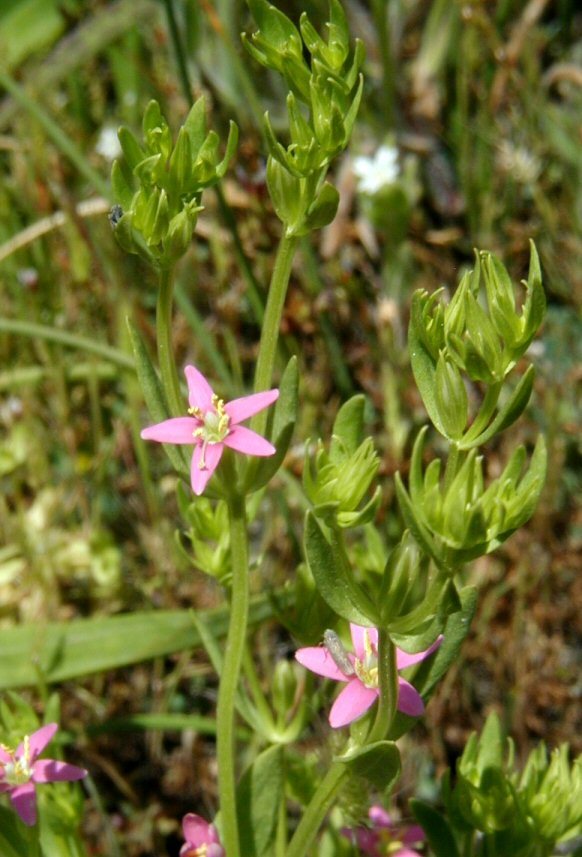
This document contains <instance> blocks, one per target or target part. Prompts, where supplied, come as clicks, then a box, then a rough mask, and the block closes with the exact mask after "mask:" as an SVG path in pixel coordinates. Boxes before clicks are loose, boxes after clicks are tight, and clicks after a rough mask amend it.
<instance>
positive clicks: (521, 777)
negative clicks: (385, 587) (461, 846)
mask: <svg viewBox="0 0 582 857" xmlns="http://www.w3.org/2000/svg"><path fill="white" fill-rule="evenodd" d="M568 757H569V749H568V747H567V745H563V746H561V747H560V748H559V749H556V750H554V752H553V753H552V754H551V756H550V758H549V759H548V754H547V751H546V748H545V746H544V744H543V743H542V744H540V745H539V746H538V747H537V748H536V749H535V750H533V752H532V753H531V754H530V756H529V758H528V760H527V763H526V765H525V768H524V770H523V771H522V773H521V774H520V773H519V772H518V771H517V770H516V769H515V764H514V753H513V744H512V742H511V741H506V740H505V739H504V736H503V732H502V729H501V723H500V721H499V717H498V716H497V714H495V713H492V714H490V715H489V717H488V718H487V721H486V723H485V726H484V728H483V730H482V732H481V734H480V735H479V736H478V735H477V734H476V733H473V734H472V735H471V737H470V738H469V741H468V742H467V744H466V746H465V749H464V751H463V755H462V756H461V759H460V760H459V762H458V764H457V772H456V777H455V782H454V785H452V784H451V778H450V775H449V773H448V772H447V774H446V775H445V777H444V778H443V799H444V802H445V806H446V809H447V814H448V817H449V822H450V823H451V824H452V825H453V828H455V829H456V831H457V832H458V833H459V834H460V835H463V836H465V837H466V836H467V834H468V833H470V832H471V831H479V832H480V833H481V834H483V836H484V845H483V847H484V849H486V851H485V853H487V854H491V855H492V857H502V855H505V854H515V855H516V857H534V855H544V857H546V855H551V854H553V853H554V849H555V846H556V844H557V843H559V842H566V841H568V840H573V839H575V838H576V837H577V836H579V835H580V834H581V833H582V759H581V758H578V759H576V760H575V761H574V762H573V763H571V762H570V761H569V758H568ZM415 811H416V810H415ZM421 815H422V812H421ZM421 815H417V817H418V818H419V820H420V818H421Z"/></svg>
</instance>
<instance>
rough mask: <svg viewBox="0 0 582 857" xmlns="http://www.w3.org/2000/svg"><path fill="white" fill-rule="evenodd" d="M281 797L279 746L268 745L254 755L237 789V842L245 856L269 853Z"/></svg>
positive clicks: (275, 828) (271, 851) (252, 856)
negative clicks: (258, 753) (239, 843)
mask: <svg viewBox="0 0 582 857" xmlns="http://www.w3.org/2000/svg"><path fill="white" fill-rule="evenodd" d="M282 798H283V754H282V748H281V747H269V748H268V749H267V750H264V751H263V752H262V753H261V754H260V755H259V756H257V758H256V759H255V761H254V762H253V764H252V765H251V767H250V768H249V769H248V770H247V771H246V772H245V774H244V775H243V778H242V780H241V782H240V784H239V786H238V789H237V806H238V807H239V814H238V815H239V817H238V823H239V833H240V842H241V846H242V853H243V854H244V855H245V857H262V855H265V854H272V853H273V846H274V842H275V837H276V834H277V819H278V816H279V810H280V804H281V800H282Z"/></svg>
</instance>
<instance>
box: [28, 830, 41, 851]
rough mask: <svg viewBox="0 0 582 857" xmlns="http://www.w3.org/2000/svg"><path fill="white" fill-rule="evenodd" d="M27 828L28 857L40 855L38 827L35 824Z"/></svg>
mask: <svg viewBox="0 0 582 857" xmlns="http://www.w3.org/2000/svg"><path fill="white" fill-rule="evenodd" d="M27 830H28V851H27V854H28V857H41V853H42V852H41V850H40V838H39V832H40V828H39V826H38V825H37V824H35V825H34V826H33V827H29V828H27Z"/></svg>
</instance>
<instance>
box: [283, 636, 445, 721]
mask: <svg viewBox="0 0 582 857" xmlns="http://www.w3.org/2000/svg"><path fill="white" fill-rule="evenodd" d="M350 630H351V634H352V642H353V645H354V652H355V654H352V653H351V652H343V653H341V656H337V655H336V656H335V657H334V656H333V655H332V653H331V652H330V651H329V650H328V649H327V648H326V647H324V646H311V647H308V648H305V649H298V650H297V652H296V653H295V657H296V658H297V660H298V661H299V663H300V664H303V666H304V667H307V669H308V670H311V672H314V673H317V675H321V676H324V677H325V678H332V679H335V681H342V682H347V684H346V687H344V689H343V690H342V691H341V693H340V695H339V696H338V698H337V699H336V701H335V702H334V704H333V705H332V708H331V711H330V713H329V723H330V725H331V726H332V727H333V728H334V729H337V728H339V727H340V726H347V724H348V723H351V722H352V721H353V720H357V719H358V717H361V716H362V714H364V713H365V712H366V711H367V710H368V708H370V706H371V705H373V704H374V702H375V701H376V699H377V698H378V696H379V694H380V690H379V688H378V630H377V628H362V627H361V626H360V625H353V624H350ZM442 639H443V638H442V636H441V637H439V638H438V639H437V640H436V641H435V642H434V643H433V644H432V646H431V647H430V648H429V649H427V650H426V651H425V652H419V653H418V654H416V655H408V654H407V653H406V652H403V651H401V649H397V650H396V665H397V668H398V669H399V670H403V669H406V667H411V666H412V665H413V664H417V663H418V662H419V661H423V660H424V659H425V658H427V657H428V656H429V655H431V654H432V653H433V652H434V651H435V649H438V647H439V646H440V644H441V642H442ZM340 661H341V666H340V665H338V664H339V662H340ZM398 710H399V711H402V712H403V713H404V714H409V715H410V716H411V717H419V716H420V715H421V714H422V713H423V711H424V703H423V701H422V697H421V696H420V694H419V693H418V691H417V690H416V689H415V688H414V687H413V686H412V685H411V684H410V683H409V682H407V681H406V679H403V678H400V677H399V678H398Z"/></svg>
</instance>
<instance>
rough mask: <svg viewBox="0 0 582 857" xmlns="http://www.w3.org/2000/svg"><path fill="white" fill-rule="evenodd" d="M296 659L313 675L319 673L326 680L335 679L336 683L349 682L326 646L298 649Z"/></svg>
mask: <svg viewBox="0 0 582 857" xmlns="http://www.w3.org/2000/svg"><path fill="white" fill-rule="evenodd" d="M295 658H296V659H297V660H298V661H299V663H300V664H302V666H304V667H307V669H308V670H311V672H312V673H317V675H322V676H324V677H325V678H333V679H335V681H348V679H347V677H346V676H345V675H344V674H343V672H342V671H341V670H340V668H339V667H338V666H337V664H336V663H335V661H334V659H333V658H332V656H331V655H330V653H329V652H328V651H327V649H326V648H325V647H324V646H308V647H307V648H304V649H297V651H296V652H295Z"/></svg>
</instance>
